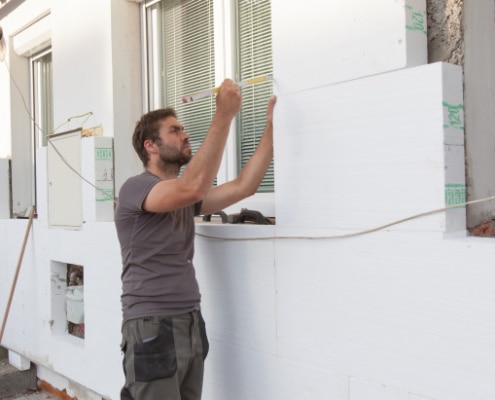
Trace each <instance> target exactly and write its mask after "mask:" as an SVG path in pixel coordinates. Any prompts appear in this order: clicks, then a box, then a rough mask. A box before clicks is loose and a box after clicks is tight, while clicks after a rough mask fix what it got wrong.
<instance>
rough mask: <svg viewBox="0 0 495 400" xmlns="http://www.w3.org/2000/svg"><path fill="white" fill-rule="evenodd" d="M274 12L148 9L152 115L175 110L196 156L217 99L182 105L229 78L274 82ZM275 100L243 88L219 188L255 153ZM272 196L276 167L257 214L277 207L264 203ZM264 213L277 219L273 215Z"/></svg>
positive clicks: (183, 2)
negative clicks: (265, 78) (159, 110)
mask: <svg viewBox="0 0 495 400" xmlns="http://www.w3.org/2000/svg"><path fill="white" fill-rule="evenodd" d="M270 9H271V7H270V1H269V0H243V1H241V0H201V1H197V0H172V1H170V0H167V1H165V0H162V1H156V0H155V1H149V2H147V4H146V5H145V13H144V15H145V26H146V28H145V31H146V43H147V54H146V80H147V90H148V93H147V108H148V109H149V110H152V109H156V108H160V107H165V106H170V107H174V108H175V109H176V110H177V113H178V115H179V119H180V120H181V122H182V123H183V124H184V126H185V127H186V130H187V132H188V133H189V134H190V135H191V143H192V147H193V149H194V150H197V148H198V147H199V145H200V144H201V142H202V140H203V138H204V135H205V134H206V129H207V127H208V126H209V124H210V122H211V118H212V116H213V113H214V112H215V99H214V97H210V98H207V99H202V100H198V101H197V102H192V103H186V104H183V103H182V97H183V96H185V95H191V94H195V93H198V92H201V91H203V90H206V89H209V88H212V87H214V86H215V84H217V85H218V84H219V83H221V81H222V80H223V79H224V78H226V77H231V78H233V79H235V80H239V81H240V80H244V79H249V78H253V77H256V76H260V75H265V74H271V73H272V45H271V12H270ZM271 94H272V83H271V82H270V81H267V82H263V83H258V84H256V85H252V86H246V87H243V88H242V95H243V106H242V109H241V112H240V113H239V116H238V118H237V121H236V134H235V135H232V134H231V139H230V142H229V144H228V145H227V151H226V156H225V158H224V162H223V163H222V166H221V170H220V171H219V176H218V177H217V181H218V183H223V182H225V181H228V180H231V179H233V178H234V177H235V176H236V175H237V174H238V172H239V170H240V168H242V166H243V165H245V163H246V162H247V160H248V159H249V157H250V156H251V155H252V153H253V151H254V150H255V148H256V145H257V143H258V141H259V138H260V137H261V134H262V133H263V130H264V128H265V124H266V104H267V101H268V98H269V97H270V96H271ZM273 188H274V174H273V165H272V166H271V167H270V170H269V171H268V172H267V174H266V176H265V179H264V181H263V183H262V185H261V186H260V189H259V192H260V193H259V194H258V195H256V196H261V197H260V198H258V200H257V208H258V209H259V206H258V205H259V204H261V203H266V202H270V200H269V198H267V197H263V196H264V195H269V196H270V195H271V196H272V195H273V193H272V192H273ZM260 202H261V203H260ZM236 207H237V208H238V207H239V206H236ZM262 208H263V207H262ZM271 208H273V205H272V206H271ZM260 211H262V212H264V213H266V212H268V213H269V215H273V210H272V209H271V210H270V207H268V210H266V209H263V210H260Z"/></svg>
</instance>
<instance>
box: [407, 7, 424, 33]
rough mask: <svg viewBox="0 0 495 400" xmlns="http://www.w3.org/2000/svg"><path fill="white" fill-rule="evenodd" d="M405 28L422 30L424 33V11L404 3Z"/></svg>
mask: <svg viewBox="0 0 495 400" xmlns="http://www.w3.org/2000/svg"><path fill="white" fill-rule="evenodd" d="M406 18H407V21H406V29H408V30H410V31H418V32H422V33H424V34H425V35H426V33H427V32H426V11H417V10H415V9H414V7H412V6H411V5H409V4H406Z"/></svg>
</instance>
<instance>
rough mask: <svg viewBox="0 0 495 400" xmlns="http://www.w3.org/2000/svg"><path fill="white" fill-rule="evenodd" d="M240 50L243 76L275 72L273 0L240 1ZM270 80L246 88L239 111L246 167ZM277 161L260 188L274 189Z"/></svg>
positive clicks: (242, 160)
mask: <svg viewBox="0 0 495 400" xmlns="http://www.w3.org/2000/svg"><path fill="white" fill-rule="evenodd" d="M236 7H237V32H238V34H237V43H238V45H237V53H238V73H239V80H243V79H249V78H253V77H256V76H260V75H265V74H271V73H272V71H273V64H272V33H271V6H270V0H250V1H236ZM272 92H273V90H272V83H271V82H270V81H268V82H264V83H258V84H256V85H252V86H246V87H244V88H242V108H241V112H240V114H239V124H238V129H239V141H238V143H239V149H238V151H239V154H240V156H239V162H240V167H241V168H242V167H243V166H244V165H245V164H246V163H247V161H248V160H249V158H250V157H251V155H252V154H253V152H254V150H255V149H256V146H257V144H258V143H259V139H260V137H261V135H262V133H263V131H264V129H265V126H266V105H267V101H268V99H269V98H270V96H271V95H272ZM273 190H274V171H273V162H272V164H271V165H270V168H269V170H268V171H267V173H266V175H265V178H264V179H263V182H262V184H261V185H260V188H259V190H258V191H259V192H273Z"/></svg>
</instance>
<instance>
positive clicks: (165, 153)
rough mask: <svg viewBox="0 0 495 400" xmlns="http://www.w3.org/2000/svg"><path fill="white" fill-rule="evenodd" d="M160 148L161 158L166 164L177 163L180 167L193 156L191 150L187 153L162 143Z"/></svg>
mask: <svg viewBox="0 0 495 400" xmlns="http://www.w3.org/2000/svg"><path fill="white" fill-rule="evenodd" d="M159 148H160V160H161V161H162V162H163V163H164V164H168V165H171V164H175V165H177V166H178V167H179V168H180V167H182V166H183V165H186V164H187V163H188V162H189V161H190V160H191V157H192V154H191V152H190V151H189V152H187V153H186V152H184V151H182V150H179V149H178V148H176V147H172V146H167V145H164V144H161V145H160V146H159Z"/></svg>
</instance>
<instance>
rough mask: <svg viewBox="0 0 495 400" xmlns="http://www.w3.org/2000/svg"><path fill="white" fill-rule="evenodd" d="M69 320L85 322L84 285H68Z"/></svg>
mask: <svg viewBox="0 0 495 400" xmlns="http://www.w3.org/2000/svg"><path fill="white" fill-rule="evenodd" d="M66 304H67V321H69V322H72V323H74V324H82V323H83V322H84V285H79V286H67V294H66Z"/></svg>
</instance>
